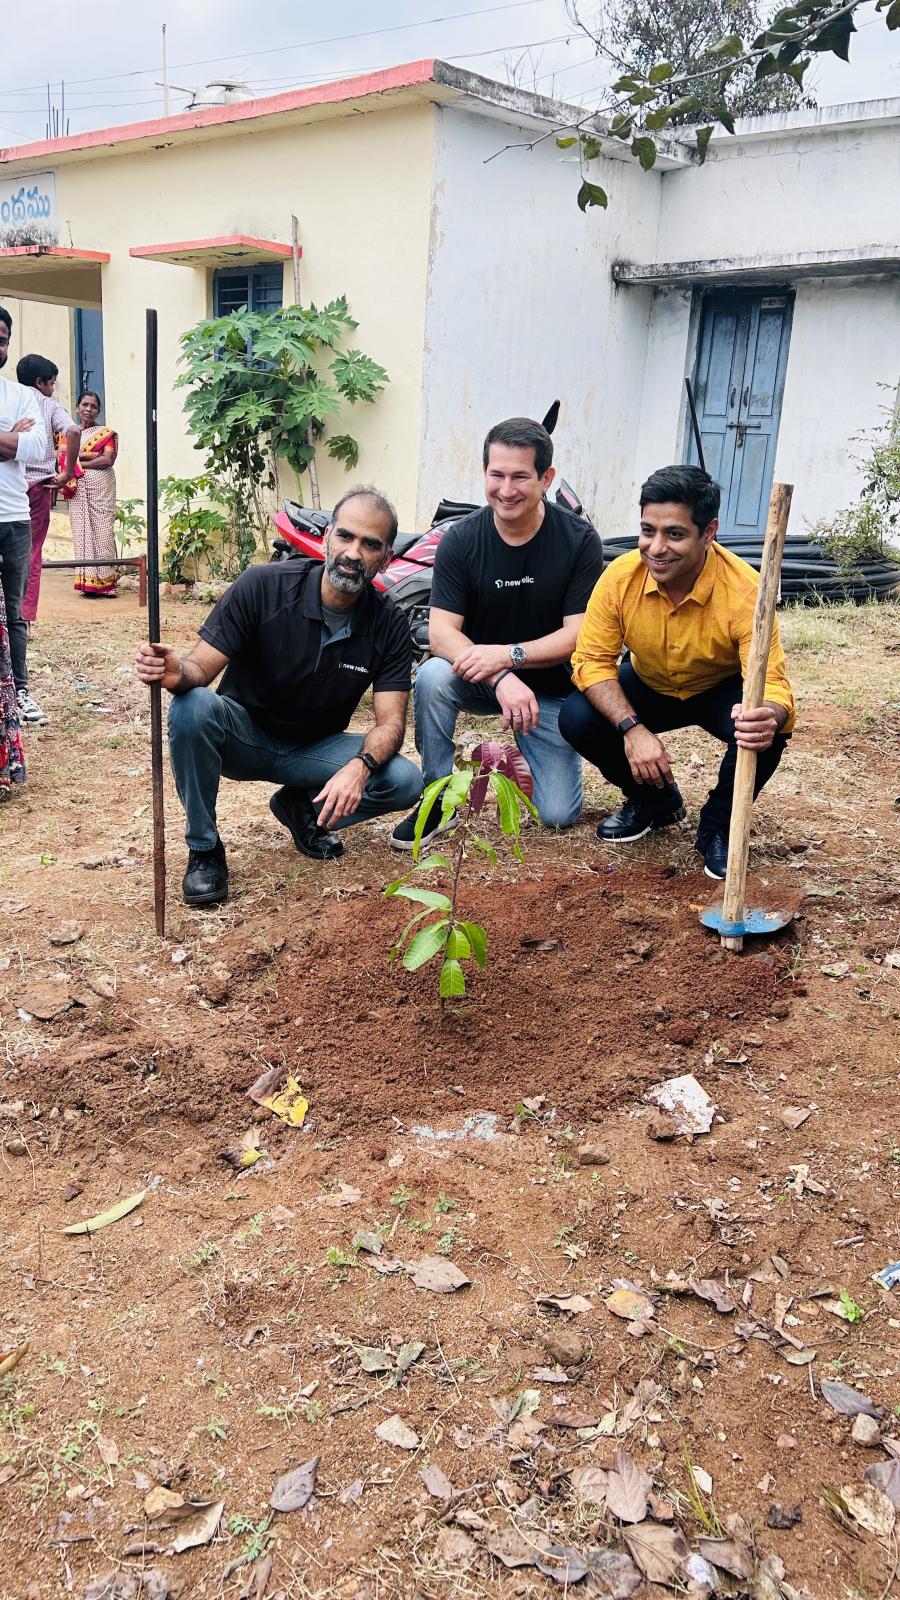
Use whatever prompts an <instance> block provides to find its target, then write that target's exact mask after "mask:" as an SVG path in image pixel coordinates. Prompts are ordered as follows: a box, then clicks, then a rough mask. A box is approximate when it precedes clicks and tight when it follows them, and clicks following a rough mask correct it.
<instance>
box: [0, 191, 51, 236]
mask: <svg viewBox="0 0 900 1600" xmlns="http://www.w3.org/2000/svg"><path fill="white" fill-rule="evenodd" d="M58 240H59V215H58V212H57V209H56V173H55V172H29V173H27V174H25V175H24V176H23V175H22V174H21V173H20V174H19V175H18V176H17V177H15V178H2V179H0V246H2V247H3V248H5V249H9V248H10V247H11V246H14V245H22V244H56V243H57V242H58Z"/></svg>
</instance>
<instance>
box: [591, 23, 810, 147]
mask: <svg viewBox="0 0 900 1600" xmlns="http://www.w3.org/2000/svg"><path fill="white" fill-rule="evenodd" d="M771 9H772V8H771V7H769V10H770V11H771ZM764 24H765V16H764V15H763V9H762V7H761V6H760V5H759V4H758V0H666V3H665V4H664V5H661V4H660V3H659V0H610V4H609V5H608V7H607V9H606V11H605V13H604V22H603V33H602V34H600V35H599V37H601V38H603V39H604V41H605V46H606V50H605V53H606V54H608V55H609V56H610V57H611V58H612V60H613V61H614V63H615V64H616V65H617V66H618V67H619V68H620V70H621V71H624V72H627V71H629V70H630V69H632V68H635V67H636V68H637V69H638V70H639V71H641V72H644V73H648V74H649V73H650V71H651V70H652V69H653V67H655V66H656V65H657V63H658V62H661V61H665V62H670V63H671V65H672V67H673V69H674V70H673V77H674V78H677V79H679V80H680V81H679V83H678V84H677V85H676V86H675V87H674V88H670V87H669V86H668V83H667V81H666V80H665V79H663V80H662V99H663V103H664V104H665V103H671V102H672V101H674V100H677V99H679V98H680V97H681V96H682V95H683V94H689V95H691V96H692V97H694V98H695V99H696V100H698V101H699V105H698V106H697V108H696V109H695V110H694V111H690V112H687V113H682V115H681V116H679V117H676V118H674V119H672V120H673V121H675V122H676V123H677V122H682V121H683V122H703V121H704V120H705V119H706V117H707V115H708V114H709V113H710V112H712V114H713V115H715V106H716V103H717V101H718V100H719V98H720V93H719V83H718V78H719V74H718V73H716V72H715V71H713V73H712V76H705V75H704V74H706V73H707V72H709V70H710V69H711V68H712V69H715V68H716V67H717V66H721V63H718V62H717V61H716V58H715V57H714V56H711V55H710V53H709V52H710V49H711V47H712V46H713V45H715V44H717V43H718V41H719V40H720V39H722V38H725V37H727V36H728V35H730V34H737V35H740V36H741V37H742V38H744V37H746V38H749V37H753V36H755V35H757V34H758V33H759V32H760V31H761V30H762V28H763V26H764ZM725 99H726V100H727V102H728V106H729V109H730V110H731V112H732V114H733V115H734V116H736V117H751V116H759V115H761V114H763V113H765V112H770V111H789V110H791V109H792V108H793V107H795V106H797V105H799V104H800V103H801V101H802V100H806V102H807V103H813V102H812V97H811V96H810V95H808V94H807V95H804V93H803V90H802V88H801V86H800V84H799V83H797V82H796V81H795V80H794V79H793V78H788V77H785V76H783V75H780V76H778V77H768V76H767V77H765V78H757V77H756V74H755V71H754V68H753V67H752V65H750V64H749V63H747V64H745V65H744V66H742V67H740V68H739V69H738V71H736V72H735V73H734V74H733V75H732V77H731V78H730V79H729V81H728V84H727V85H726V88H725Z"/></svg>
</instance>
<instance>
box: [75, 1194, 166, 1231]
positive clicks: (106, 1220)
mask: <svg viewBox="0 0 900 1600" xmlns="http://www.w3.org/2000/svg"><path fill="white" fill-rule="evenodd" d="M146 1193H147V1191H146V1189H140V1190H138V1193H137V1194H130V1195H129V1196H128V1197H127V1199H125V1200H119V1201H118V1202H117V1204H116V1205H114V1206H110V1207H109V1210H108V1211H98V1212H97V1215H96V1216H94V1217H87V1218H86V1219H85V1221H84V1222H70V1223H69V1226H68V1227H67V1228H61V1229H60V1232H61V1233H96V1232H97V1231H98V1229H100V1228H108V1227H109V1225H110V1223H112V1222H121V1220H122V1218H123V1217H127V1216H128V1213H129V1212H130V1211H134V1210H135V1209H136V1207H137V1206H139V1205H140V1203H141V1201H142V1200H143V1198H144V1196H145V1194H146Z"/></svg>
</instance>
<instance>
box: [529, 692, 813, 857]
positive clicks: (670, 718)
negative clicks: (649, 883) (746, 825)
mask: <svg viewBox="0 0 900 1600" xmlns="http://www.w3.org/2000/svg"><path fill="white" fill-rule="evenodd" d="M619 683H620V685H621V688H622V689H623V691H624V693H625V695H626V696H627V698H628V700H629V701H630V703H631V705H633V707H634V710H635V714H636V715H637V716H638V717H639V718H640V720H641V722H642V723H643V724H644V727H645V728H650V729H651V731H652V732H653V733H669V732H671V730H672V729H673V728H703V730H704V731H705V732H706V733H711V734H712V736H713V738H714V739H719V740H720V741H721V743H722V744H724V745H725V754H724V756H723V757H722V763H721V766H720V767H719V776H718V778H717V780H716V784H715V787H714V788H713V789H711V790H710V792H709V795H708V796H707V799H706V802H705V804H704V805H703V808H702V810H701V812H700V817H699V821H698V825H697V840H698V843H699V844H700V845H701V846H703V845H705V844H706V843H707V841H708V840H709V838H710V835H711V834H714V833H722V834H725V836H726V837H727V835H728V828H729V824H730V822H731V799H732V795H733V793H734V773H735V767H736V766H737V741H736V739H735V736H734V718H733V717H732V715H731V708H732V706H734V705H739V704H740V701H741V696H742V695H743V692H744V684H743V680H742V678H741V676H740V674H737V675H736V676H735V677H733V678H725V679H724V680H723V682H722V683H717V684H715V686H714V687H713V688H712V689H705V690H704V691H703V693H702V694H695V695H690V696H689V697H688V699H687V700H679V699H678V697H677V696H676V695H668V694H660V693H659V691H658V690H656V689H651V688H650V687H649V685H648V684H646V683H644V681H643V679H642V678H639V677H638V675H637V673H636V672H635V670H634V667H633V666H632V665H631V662H630V661H623V663H622V665H621V666H620V668H619ZM560 727H561V728H562V731H563V734H564V736H565V738H566V739H568V740H569V741H570V743H571V744H572V745H574V747H575V749H576V750H579V751H580V752H581V754H582V755H583V756H584V758H585V760H586V761H590V762H592V763H593V765H594V766H595V767H599V768H600V771H601V772H602V773H603V776H604V778H605V779H606V781H607V783H611V784H613V785H615V787H616V788H617V789H621V790H622V792H623V794H625V795H627V796H628V798H629V799H632V800H641V801H643V802H644V803H645V804H646V805H649V806H650V807H651V808H652V807H653V806H654V805H657V804H666V802H667V800H668V794H667V793H664V792H663V791H662V790H660V789H656V788H654V787H653V786H652V785H648V784H643V783H638V782H637V780H636V779H635V777H634V774H633V773H632V770H631V767H630V766H629V764H628V757H627V756H626V754H625V737H624V735H623V734H621V733H620V732H619V730H618V728H614V727H613V725H612V723H611V722H608V721H607V719H606V717H604V716H602V715H601V713H600V712H599V711H596V710H595V709H594V707H593V706H592V705H591V703H590V701H589V700H588V698H587V696H586V695H584V694H582V693H581V691H580V690H579V689H576V690H574V691H573V693H572V694H571V695H570V696H569V698H568V700H567V701H566V702H565V707H564V709H563V713H562V716H561V718H560ZM790 737H791V736H790V734H789V733H776V735H775V737H774V739H773V740H772V743H771V744H770V745H769V748H768V750H760V751H759V753H758V755H757V757H756V780H755V783H754V788H753V798H754V799H755V798H756V796H757V795H758V794H759V791H760V789H761V788H762V787H763V784H765V783H768V781H769V779H770V778H771V776H772V774H773V772H774V771H775V769H776V767H777V766H778V763H779V761H780V760H781V758H782V756H783V755H784V752H785V749H786V748H787V742H788V739H789V738H790Z"/></svg>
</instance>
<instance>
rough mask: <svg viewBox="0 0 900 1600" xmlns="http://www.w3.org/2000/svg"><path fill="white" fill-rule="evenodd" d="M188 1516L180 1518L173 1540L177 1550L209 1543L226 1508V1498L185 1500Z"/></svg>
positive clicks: (174, 1547)
mask: <svg viewBox="0 0 900 1600" xmlns="http://www.w3.org/2000/svg"><path fill="white" fill-rule="evenodd" d="M184 1509H185V1511H186V1512H187V1513H188V1514H187V1515H186V1516H184V1517H181V1518H179V1521H178V1523H177V1525H176V1528H175V1537H174V1539H173V1540H172V1549H173V1550H175V1551H176V1552H178V1551H181V1550H192V1549H193V1548H194V1546H195V1545H199V1544H209V1542H210V1540H211V1539H214V1538H215V1535H216V1530H217V1528H218V1526H219V1523H220V1521H221V1520H222V1512H223V1511H224V1509H225V1501H224V1500H194V1501H186V1502H185V1507H184Z"/></svg>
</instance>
